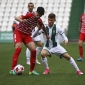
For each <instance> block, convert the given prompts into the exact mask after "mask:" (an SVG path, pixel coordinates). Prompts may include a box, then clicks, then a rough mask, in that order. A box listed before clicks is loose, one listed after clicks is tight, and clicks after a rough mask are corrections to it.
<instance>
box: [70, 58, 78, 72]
mask: <svg viewBox="0 0 85 85" xmlns="http://www.w3.org/2000/svg"><path fill="white" fill-rule="evenodd" d="M69 62H70V64H71V65H72V66H73V67H74V68H75V69H76V71H78V70H79V68H78V66H77V64H76V62H75V61H74V59H73V58H72V57H71V58H70V60H69Z"/></svg>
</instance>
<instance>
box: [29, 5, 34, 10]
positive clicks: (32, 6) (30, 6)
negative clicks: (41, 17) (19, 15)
mask: <svg viewBox="0 0 85 85" xmlns="http://www.w3.org/2000/svg"><path fill="white" fill-rule="evenodd" d="M33 8H34V4H28V11H29V12H32V11H33Z"/></svg>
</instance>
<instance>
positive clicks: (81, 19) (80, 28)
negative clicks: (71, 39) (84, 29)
mask: <svg viewBox="0 0 85 85" xmlns="http://www.w3.org/2000/svg"><path fill="white" fill-rule="evenodd" d="M81 22H82V15H81V17H80V22H79V32H80V31H81V24H82V23H81Z"/></svg>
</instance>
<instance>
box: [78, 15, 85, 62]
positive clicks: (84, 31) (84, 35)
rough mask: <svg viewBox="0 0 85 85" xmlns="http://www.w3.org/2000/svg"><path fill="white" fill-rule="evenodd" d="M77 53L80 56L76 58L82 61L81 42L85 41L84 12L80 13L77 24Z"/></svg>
mask: <svg viewBox="0 0 85 85" xmlns="http://www.w3.org/2000/svg"><path fill="white" fill-rule="evenodd" d="M79 32H80V35H79V41H78V43H79V54H80V58H78V59H77V60H78V61H83V43H84V41H85V14H82V15H81V17H80V24H79Z"/></svg>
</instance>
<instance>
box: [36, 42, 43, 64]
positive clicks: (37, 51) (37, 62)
mask: <svg viewBox="0 0 85 85" xmlns="http://www.w3.org/2000/svg"><path fill="white" fill-rule="evenodd" d="M35 43H36V45H37V48H36V64H41V63H40V62H39V61H38V55H39V53H40V51H41V48H42V42H41V41H36V42H35Z"/></svg>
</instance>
